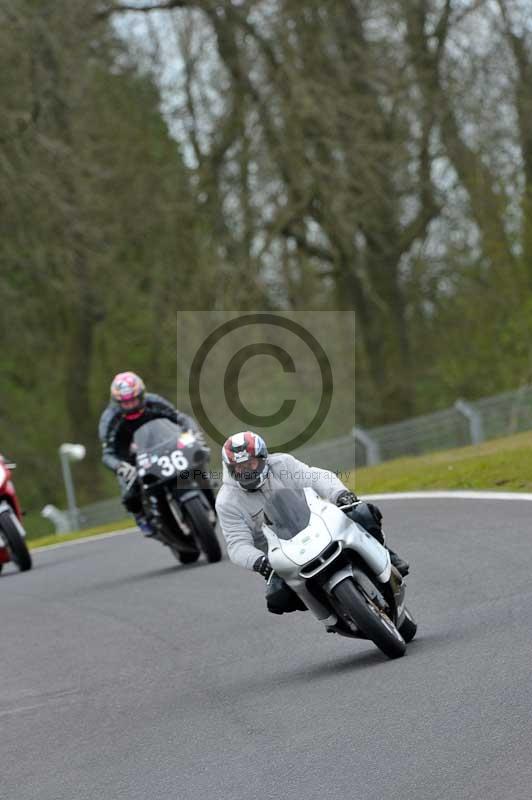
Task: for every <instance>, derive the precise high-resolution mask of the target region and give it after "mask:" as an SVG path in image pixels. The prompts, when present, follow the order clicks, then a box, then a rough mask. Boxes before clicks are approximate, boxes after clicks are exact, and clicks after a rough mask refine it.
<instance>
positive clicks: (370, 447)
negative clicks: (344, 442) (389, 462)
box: [351, 427, 382, 466]
mask: <svg viewBox="0 0 532 800" xmlns="http://www.w3.org/2000/svg"><path fill="white" fill-rule="evenodd" d="M351 433H352V435H353V438H354V439H355V441H359V442H361V443H362V444H363V445H364V447H365V448H366V464H367V465H368V466H373V465H374V464H380V462H381V460H382V459H381V451H380V447H379V443H378V442H377V441H376V440H375V439H373V438H372V437H371V436H370V435H369V433H368V432H367V431H365V430H364V429H363V428H358V427H354V428H353V430H352V431H351Z"/></svg>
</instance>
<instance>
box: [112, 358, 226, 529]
mask: <svg viewBox="0 0 532 800" xmlns="http://www.w3.org/2000/svg"><path fill="white" fill-rule="evenodd" d="M159 418H166V419H169V420H171V421H172V422H175V423H176V424H177V425H180V426H181V427H182V428H186V429H189V430H192V431H194V432H195V433H196V435H198V436H200V437H201V435H202V434H201V432H200V431H199V430H198V426H197V425H196V423H195V421H194V420H193V419H192V417H189V416H188V415H187V414H183V413H182V412H181V411H177V409H176V408H175V407H174V406H173V405H172V404H171V403H170V402H169V401H168V400H166V399H165V398H164V397H161V396H160V395H157V394H152V393H151V392H146V387H145V385H144V381H143V380H142V378H141V377H140V376H139V375H137V374H136V373H135V372H119V373H118V375H115V377H114V378H113V380H112V383H111V402H110V403H109V405H108V406H107V408H106V409H105V410H104V412H103V413H102V416H101V417H100V424H99V428H98V433H99V436H100V441H101V443H102V447H103V456H102V461H103V463H104V464H105V466H106V467H108V468H109V469H111V470H112V471H113V472H114V473H115V474H116V476H117V477H118V479H119V483H120V488H121V491H122V502H123V503H124V505H125V507H126V509H127V510H128V511H129V512H131V513H132V514H134V515H135V520H136V522H137V525H138V526H139V528H140V529H141V531H142V532H143V533H144V535H145V536H153V534H154V531H153V528H152V527H151V525H150V523H149V521H148V520H147V519H146V517H145V515H144V513H143V511H142V505H141V501H140V494H139V490H138V487H137V484H136V480H135V479H136V468H135V466H134V464H133V459H132V456H131V453H130V446H131V442H132V439H133V434H134V433H135V431H136V430H137V429H138V428H140V427H141V426H142V425H144V424H145V423H146V422H149V421H150V420H152V419H159ZM198 482H199V483H200V485H201V488H202V490H203V492H204V494H205V496H206V497H207V499H208V500H209V502H210V503H211V505H212V507H213V508H214V493H213V490H212V487H211V485H210V483H209V481H208V478H205V480H203V481H202V480H200V481H198Z"/></svg>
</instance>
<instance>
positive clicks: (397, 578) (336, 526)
mask: <svg viewBox="0 0 532 800" xmlns="http://www.w3.org/2000/svg"><path fill="white" fill-rule="evenodd" d="M355 505H357V504H356V503H355V504H353V506H343V507H340V508H339V507H337V506H335V505H334V504H333V503H330V502H328V501H327V500H323V499H322V498H321V497H319V495H317V494H316V492H315V491H314V490H313V489H311V488H306V489H304V490H301V489H297V490H295V489H279V490H278V491H277V492H275V493H274V494H273V495H272V497H271V498H270V500H269V501H268V503H267V504H266V506H265V508H264V524H263V532H264V536H265V538H266V541H267V543H268V558H269V560H270V564H271V566H272V569H273V570H274V571H275V573H276V574H277V575H279V577H281V578H282V579H283V580H284V581H285V582H286V583H287V584H288V586H290V588H291V589H293V591H294V592H296V594H297V595H298V597H299V598H300V599H301V600H302V601H303V603H304V604H305V605H306V606H307V608H308V609H309V610H310V611H311V612H312V613H313V614H314V616H315V617H316V618H317V619H318V620H319V621H320V622H322V623H323V624H324V625H325V628H326V630H327V631H329V632H334V633H338V634H340V635H342V636H349V637H352V638H355V639H370V640H371V641H372V642H374V644H376V645H377V647H378V648H379V649H380V650H382V652H383V653H385V654H386V655H387V656H388V657H389V658H399V657H400V656H402V655H404V653H405V650H406V644H407V642H410V641H411V640H412V639H413V638H414V636H415V634H416V630H417V625H416V622H415V620H414V618H413V617H412V615H411V614H410V612H409V611H408V609H407V608H406V606H405V588H406V587H405V582H404V579H403V578H402V577H401V575H400V574H399V572H398V571H397V570H396V569H395V567H393V566H392V564H391V562H390V555H389V553H388V551H387V549H386V548H385V547H383V545H381V544H380V543H379V542H378V541H377V540H376V539H375V538H374V537H373V536H370V534H369V533H368V532H367V531H366V530H365V529H364V528H362V527H361V526H360V525H358V524H357V523H356V522H353V521H352V520H351V519H350V518H349V517H348V516H347V515H346V514H345V513H344V510H347V509H348V508H352V507H354V506H355Z"/></svg>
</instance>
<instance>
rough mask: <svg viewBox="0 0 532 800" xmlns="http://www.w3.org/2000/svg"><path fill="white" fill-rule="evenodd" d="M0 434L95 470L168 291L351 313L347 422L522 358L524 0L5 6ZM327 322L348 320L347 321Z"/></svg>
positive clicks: (178, 303) (527, 65)
mask: <svg viewBox="0 0 532 800" xmlns="http://www.w3.org/2000/svg"><path fill="white" fill-rule="evenodd" d="M0 120H1V126H0V269H1V281H0V307H1V321H0V326H1V327H0V334H1V370H0V383H1V389H0V420H1V430H2V437H1V441H0V450H1V451H2V452H4V453H5V454H6V455H7V456H9V457H10V458H13V459H15V460H17V461H18V463H19V466H20V469H19V471H18V472H17V474H16V479H17V487H18V489H19V492H20V494H21V496H22V500H23V504H24V505H25V507H27V508H33V509H36V508H40V505H41V504H43V503H44V502H49V501H52V502H56V503H57V504H59V505H63V506H64V504H65V501H64V497H63V489H62V482H61V476H60V470H59V462H58V457H57V447H58V445H59V444H60V443H61V442H63V441H69V440H70V441H79V442H83V443H84V444H85V445H86V446H87V449H88V454H87V459H86V461H85V462H84V463H83V465H80V466H79V467H77V468H76V481H77V487H78V494H79V500H80V501H81V502H86V501H89V500H94V499H98V498H99V497H101V496H103V495H106V494H109V493H110V492H113V483H112V476H109V477H106V476H105V473H104V470H103V468H102V467H101V466H100V465H99V459H100V448H99V443H98V441H97V436H96V426H97V421H98V418H99V415H100V412H101V410H102V408H103V406H104V405H105V403H106V401H107V396H108V394H107V393H108V386H109V382H110V379H111V377H112V376H113V374H114V373H115V372H117V371H120V370H122V369H134V370H136V371H138V372H140V373H141V374H142V375H143V376H144V378H145V380H146V382H147V383H148V384H149V387H150V388H151V389H152V390H154V391H158V392H160V393H162V394H165V395H166V396H168V397H170V398H173V397H175V386H176V355H175V351H176V341H175V339H176V310H178V309H186V310H195V309H197V310H202V309H212V308H215V309H216V308H217V309H220V310H223V309H228V310H234V309H241V310H246V309H253V310H254V309H266V310H267V309H295V310H297V309H303V310H320V309H325V310H334V309H353V310H355V311H356V316H357V325H358V330H357V337H356V342H357V354H356V355H357V383H356V391H357V407H356V408H357V420H356V421H357V424H359V425H361V426H372V425H376V424H380V423H384V422H390V421H395V420H400V419H404V418H406V417H409V416H412V415H414V414H418V413H424V412H429V411H433V410H436V409H438V408H442V407H445V406H448V405H450V404H451V403H452V402H454V400H455V399H456V397H458V396H462V397H465V398H467V399H470V400H472V399H475V398H478V397H481V396H484V395H489V394H492V393H496V392H498V391H502V390H505V389H511V388H517V387H518V386H520V385H523V384H526V383H529V382H531V381H532V347H531V329H532V292H531V289H532V14H530V2H529V0H506V1H505V2H503V0H499V1H497V0H319V2H318V1H317V0H305V2H303V1H302V0H241V1H240V2H237V0H234V2H224V3H221V2H214V0H196V2H186V0H166V2H161V3H159V4H157V3H155V2H152V3H142V2H130V3H129V4H127V5H126V4H125V3H123V4H120V3H119V2H118V0H116V2H114V3H113V2H110V1H109V2H107V1H106V0H98V2H96V0H68V1H67V0H9V2H8V0H1V2H0ZM338 335H339V336H341V331H339V334H338Z"/></svg>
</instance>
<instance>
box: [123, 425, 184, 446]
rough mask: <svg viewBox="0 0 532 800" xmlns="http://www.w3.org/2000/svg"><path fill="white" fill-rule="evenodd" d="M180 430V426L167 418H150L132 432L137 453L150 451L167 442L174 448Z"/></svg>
mask: <svg viewBox="0 0 532 800" xmlns="http://www.w3.org/2000/svg"><path fill="white" fill-rule="evenodd" d="M180 432H181V428H180V426H179V425H176V423H175V422H172V421H171V420H169V419H152V420H150V421H149V422H146V423H145V424H144V425H142V426H141V427H140V428H138V429H137V430H136V431H135V433H134V434H133V442H134V444H135V449H136V450H137V452H139V453H150V452H152V451H153V450H157V449H159V448H160V446H161V444H165V443H169V444H171V449H172V450H175V448H176V445H177V438H178V436H179V434H180Z"/></svg>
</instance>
